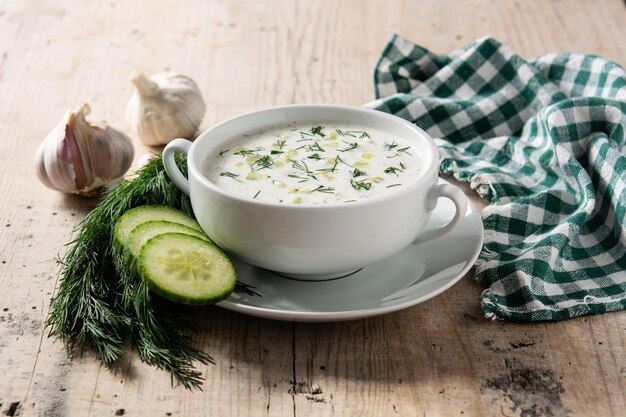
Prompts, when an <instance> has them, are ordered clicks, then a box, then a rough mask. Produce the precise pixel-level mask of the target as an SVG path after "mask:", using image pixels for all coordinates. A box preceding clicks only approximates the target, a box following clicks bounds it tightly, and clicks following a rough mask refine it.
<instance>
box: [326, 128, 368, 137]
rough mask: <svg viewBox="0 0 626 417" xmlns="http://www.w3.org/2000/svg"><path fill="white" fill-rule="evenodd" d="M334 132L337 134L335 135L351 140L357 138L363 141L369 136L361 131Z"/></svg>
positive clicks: (337, 130) (338, 130)
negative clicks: (347, 137) (348, 137)
mask: <svg viewBox="0 0 626 417" xmlns="http://www.w3.org/2000/svg"><path fill="white" fill-rule="evenodd" d="M335 132H337V134H338V135H339V136H350V137H351V138H356V137H357V136H358V138H359V139H363V138H369V137H370V135H369V134H368V133H367V132H365V131H363V130H346V131H343V130H340V129H336V130H335Z"/></svg>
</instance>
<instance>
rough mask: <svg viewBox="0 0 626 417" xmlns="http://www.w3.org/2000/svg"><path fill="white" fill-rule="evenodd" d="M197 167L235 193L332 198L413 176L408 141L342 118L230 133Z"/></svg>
mask: <svg viewBox="0 0 626 417" xmlns="http://www.w3.org/2000/svg"><path fill="white" fill-rule="evenodd" d="M202 169H203V173H204V175H205V176H206V177H207V178H208V179H209V180H210V181H211V182H213V183H214V184H216V185H218V186H219V187H221V188H223V189H226V190H229V191H231V192H233V193H237V194H240V195H241V196H242V197H248V198H253V199H256V200H260V201H266V202H272V203H283V204H337V203H350V202H355V201H358V200H361V199H364V198H373V197H378V196H381V195H384V194H388V193H392V192H394V191H395V190H398V189H401V188H403V187H406V186H407V185H409V184H411V183H412V182H413V181H415V179H416V178H417V177H419V175H420V172H421V169H422V161H421V160H420V158H419V155H417V152H416V150H415V148H414V147H412V146H411V145H409V143H407V142H406V141H404V140H402V139H400V138H397V137H393V136H391V135H389V134H387V133H385V132H383V131H380V130H377V129H372V128H364V127H360V126H355V125H350V124H332V125H331V124H292V125H289V126H282V127H275V128H271V129H269V130H264V131H262V132H257V133H253V134H250V135H243V136H241V137H237V138H234V139H233V140H231V141H230V142H229V143H228V144H227V145H225V147H224V148H223V149H221V150H219V152H215V153H214V154H212V155H209V156H208V158H207V160H206V161H205V163H204V166H203V167H202Z"/></svg>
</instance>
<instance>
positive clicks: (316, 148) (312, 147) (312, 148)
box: [307, 141, 325, 152]
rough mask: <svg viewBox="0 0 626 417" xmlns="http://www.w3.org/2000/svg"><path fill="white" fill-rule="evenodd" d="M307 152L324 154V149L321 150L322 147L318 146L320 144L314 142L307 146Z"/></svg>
mask: <svg viewBox="0 0 626 417" xmlns="http://www.w3.org/2000/svg"><path fill="white" fill-rule="evenodd" d="M307 151H309V152H325V151H324V148H322V147H321V146H320V144H319V143H317V141H315V142H314V143H313V145H309V146H307Z"/></svg>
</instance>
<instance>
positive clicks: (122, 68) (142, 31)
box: [0, 0, 626, 416]
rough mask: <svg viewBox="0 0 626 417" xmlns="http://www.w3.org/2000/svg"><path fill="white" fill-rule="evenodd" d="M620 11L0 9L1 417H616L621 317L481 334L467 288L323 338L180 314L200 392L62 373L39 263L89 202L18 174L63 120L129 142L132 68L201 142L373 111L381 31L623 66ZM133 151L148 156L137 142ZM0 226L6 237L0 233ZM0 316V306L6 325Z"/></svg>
mask: <svg viewBox="0 0 626 417" xmlns="http://www.w3.org/2000/svg"><path fill="white" fill-rule="evenodd" d="M625 21H626V11H625V10H624V6H623V2H621V1H619V0H600V1H596V2H587V1H583V0H571V1H557V0H555V1H547V2H546V1H540V0H531V1H527V2H520V1H515V0H507V1H500V2H495V3H494V2H489V1H487V0H472V1H464V2H454V3H453V2H447V1H446V2H436V1H422V2H411V1H400V0H398V1H390V2H384V4H383V3H380V2H376V1H374V0H367V1H359V0H347V1H341V2H337V1H332V0H322V1H316V2H306V1H300V2H298V1H288V0H277V1H273V2H264V1H261V0H254V1H252V0H250V1H246V2H241V1H226V0H216V1H212V2H199V1H193V0H182V1H179V2H177V3H176V6H172V4H171V3H169V2H165V1H163V0H157V1H151V2H147V1H142V2H122V1H117V0H115V1H108V2H80V3H78V4H77V3H70V2H68V1H59V0H57V1H45V2H44V1H35V0H30V1H20V2H11V1H0V34H1V35H2V36H0V138H1V139H0V146H1V147H2V149H1V150H2V151H1V152H0V162H1V165H0V166H1V168H0V169H1V170H2V174H3V175H2V176H0V190H1V191H2V192H1V193H0V221H1V222H0V242H1V244H0V262H3V263H0V286H1V288H3V291H2V295H0V369H1V370H2V371H3V373H4V374H5V378H3V379H2V380H0V404H1V405H0V413H2V414H6V415H10V414H13V415H17V414H18V413H19V414H20V415H97V416H100V415H122V414H123V415H146V414H148V415H153V414H154V415H163V414H165V415H167V413H171V415H191V414H206V415H229V414H231V415H251V416H257V415H258V416H260V415H280V416H283V415H291V414H294V415H331V414H336V415H395V414H398V415H413V414H417V415H464V416H468V415H494V414H503V415H520V414H523V413H526V415H538V416H541V415H555V416H559V415H594V414H595V415H620V414H622V413H623V410H624V409H625V408H626V371H624V370H625V369H626V353H625V352H626V332H625V330H626V315H625V314H624V313H613V314H605V315H601V316H594V317H586V318H579V319H575V320H570V321H567V322H562V323H542V324H541V323H540V324H516V323H503V322H490V321H487V320H485V319H483V318H482V315H481V313H480V310H479V307H478V297H479V294H480V291H481V288H480V287H479V286H478V285H477V284H475V283H474V282H473V280H472V277H471V276H467V277H465V278H464V279H463V280H462V281H461V282H460V283H459V284H457V285H456V286H455V287H453V288H452V289H451V290H450V291H448V292H446V293H445V294H443V295H441V296H439V297H437V298H435V299H433V300H431V301H429V302H426V303H424V304H422V305H419V306H416V307H413V308H411V309H408V310H406V311H402V312H398V313H394V314H390V315H387V316H383V317H378V318H372V319H367V320H359V321H354V322H345V323H331V324H295V325H294V324H291V323H281V322H274V321H269V320H260V319H255V318H248V317H245V316H241V315H237V314H234V313H230V312H227V311H223V310H220V309H217V308H209V309H198V310H194V311H192V312H189V316H190V318H193V319H194V320H195V321H196V322H197V323H198V324H199V325H200V326H201V327H202V328H203V329H204V330H202V331H199V332H198V333H197V343H198V344H199V346H201V347H202V348H203V349H205V350H206V351H208V352H210V353H212V354H213V356H214V357H215V359H216V365H208V366H205V367H201V368H200V369H201V370H202V372H203V375H205V377H206V385H205V389H204V391H202V392H188V391H186V390H184V389H182V388H171V386H170V380H169V377H168V375H167V374H166V373H165V372H163V371H158V370H154V369H152V368H150V367H147V366H145V365H144V364H141V363H140V362H139V360H138V358H137V356H136V355H135V354H134V352H129V354H128V355H127V357H125V358H124V360H122V361H121V362H120V363H119V365H118V366H117V367H116V368H115V369H113V370H108V369H106V368H104V367H101V366H100V365H99V363H98V361H97V360H95V359H94V358H93V357H92V355H91V354H90V353H88V352H85V353H84V354H82V355H81V354H80V352H75V353H74V355H73V356H72V359H71V360H70V359H68V357H67V356H66V354H65V352H64V350H63V347H62V345H61V344H60V343H59V342H55V341H54V340H53V339H49V338H47V337H46V336H47V333H46V332H45V331H44V329H43V322H44V320H45V317H46V315H47V311H48V304H49V300H50V297H51V296H52V292H53V291H54V288H55V282H56V279H57V276H56V271H57V266H56V263H55V257H56V256H57V255H59V254H62V253H63V251H64V246H63V245H64V243H66V242H67V241H68V240H69V239H70V231H71V228H72V227H73V225H75V224H76V222H77V221H78V220H80V219H81V218H82V217H83V216H84V215H85V214H86V213H87V212H88V211H89V210H90V209H91V208H92V207H93V205H94V203H95V202H94V201H93V200H84V199H81V198H78V197H65V196H62V195H60V194H57V193H55V192H53V191H50V190H47V189H45V188H44V187H43V186H41V185H40V184H39V183H38V182H37V180H36V178H35V175H34V171H33V166H32V159H33V156H34V153H35V150H36V148H37V146H38V144H39V142H40V141H41V139H43V137H44V136H45V135H46V134H47V132H48V131H49V130H50V129H51V128H52V127H53V126H54V125H55V124H56V123H57V122H58V121H59V120H60V119H61V116H62V114H63V112H64V111H65V109H66V108H69V107H77V106H78V105H80V104H81V103H82V102H83V101H87V102H88V103H89V104H90V105H91V106H92V108H93V120H99V119H105V120H107V121H108V122H109V123H111V124H113V125H115V126H118V127H120V128H122V129H124V130H128V125H127V123H126V121H125V120H124V108H125V105H126V101H127V99H128V97H129V96H130V93H131V85H130V83H129V82H128V80H127V77H128V74H129V72H130V71H131V70H132V69H133V68H139V69H143V70H145V71H148V72H151V73H153V72H158V71H161V70H165V69H172V70H175V71H179V72H182V73H185V74H188V75H190V76H192V77H193V78H194V79H196V81H197V82H198V84H199V85H200V87H201V89H202V91H203V93H204V96H205V98H206V101H207V104H208V108H207V113H206V115H205V119H204V122H203V124H202V128H207V127H209V126H211V125H212V124H214V123H215V122H217V121H220V120H223V119H225V118H227V117H230V116H234V115H236V114H239V113H242V112H245V111H250V110H255V109H258V108H261V107H267V106H273V105H280V104H289V103H304V102H324V103H329V102H333V103H345V104H357V105H358V104H361V103H364V102H367V101H369V100H370V99H371V98H372V86H371V83H372V81H371V74H372V69H373V66H374V63H375V61H376V59H377V57H378V55H379V53H380V51H381V49H382V47H383V46H384V45H385V42H386V40H387V39H388V37H389V35H390V34H391V33H392V32H394V31H395V32H398V33H400V34H401V35H403V36H405V37H406V38H408V39H410V40H413V41H416V42H418V43H420V44H423V45H425V46H427V47H429V48H431V49H432V50H434V51H436V52H441V53H445V52H448V51H450V50H452V49H454V48H457V47H460V46H463V45H465V44H466V43H468V42H471V41H473V40H475V39H477V38H479V37H482V36H484V35H485V34H490V35H492V36H493V37H495V38H496V39H499V40H501V41H503V42H505V43H507V44H509V45H510V46H511V47H512V48H513V49H514V50H515V51H517V52H519V53H520V54H521V55H522V56H524V57H531V56H535V55H540V54H544V53H549V52H557V51H574V52H581V53H595V54H600V55H604V56H607V57H609V58H612V59H615V60H617V61H618V62H621V63H622V64H624V62H625V61H626V44H624V42H620V41H619V40H622V39H625V38H626V36H625V35H626V25H625V24H624V23H625ZM133 140H134V144H135V146H136V148H137V150H138V152H137V156H138V155H139V154H141V153H142V152H144V151H146V150H147V148H146V147H145V146H143V145H142V144H141V143H140V142H139V140H138V139H137V138H136V137H133ZM2 222H4V223H2ZM5 309H6V310H5Z"/></svg>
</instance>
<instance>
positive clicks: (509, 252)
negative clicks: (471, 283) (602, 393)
mask: <svg viewBox="0 0 626 417" xmlns="http://www.w3.org/2000/svg"><path fill="white" fill-rule="evenodd" d="M374 80H375V89H376V98H377V100H376V101H374V102H372V103H370V104H369V105H368V107H372V108H376V109H379V110H382V111H386V112H389V113H393V114H395V115H398V116H401V117H403V118H405V119H408V120H410V121H412V122H415V123H416V124H417V125H418V126H420V127H421V128H423V129H424V130H426V131H427V132H428V133H429V134H430V135H431V136H433V137H434V138H435V141H436V143H437V145H438V147H439V151H440V154H441V157H442V161H441V165H440V171H441V172H442V173H451V174H454V176H455V177H456V178H458V179H460V180H463V181H469V182H470V184H471V187H472V189H474V190H476V191H477V192H478V194H480V196H481V197H482V198H484V199H485V200H487V201H488V202H490V203H492V204H493V205H491V206H488V207H487V208H486V209H485V211H484V214H483V216H484V217H483V222H484V225H485V244H484V246H483V250H482V253H481V255H480V258H479V260H478V263H477V273H476V277H477V279H478V281H479V282H481V283H483V284H484V285H485V286H486V287H487V289H486V290H485V291H484V293H483V294H482V308H483V310H484V311H485V313H486V315H487V316H488V317H492V318H507V319H514V320H525V321H535V320H561V319H567V318H570V317H574V316H579V315H583V314H594V313H601V312H605V311H613V310H620V309H624V308H626V219H625V217H626V156H625V155H626V133H625V132H626V73H625V72H624V69H623V68H621V67H620V66H619V65H617V64H615V63H613V62H611V61H608V60H606V59H604V58H601V57H598V56H592V55H576V54H550V55H545V56H541V57H539V58H535V59H531V60H525V59H523V58H521V57H520V56H519V55H516V54H515V53H514V52H513V51H512V50H511V49H510V48H508V47H507V46H505V45H502V44H501V43H499V42H498V41H496V40H494V39H491V38H484V39H481V40H478V41H476V42H474V43H472V44H470V45H468V46H466V47H465V48H462V49H458V50H456V51H454V52H452V53H450V54H449V55H445V56H439V55H436V54H433V53H432V52H430V51H428V50H426V49H424V48H421V47H419V46H417V45H415V44H413V43H411V42H408V41H406V40H404V39H402V38H401V37H399V36H397V35H394V36H393V37H392V39H391V40H390V42H389V44H388V45H387V47H386V48H385V50H384V51H383V53H382V56H381V58H380V60H379V62H378V64H377V66H376V70H375V74H374Z"/></svg>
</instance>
